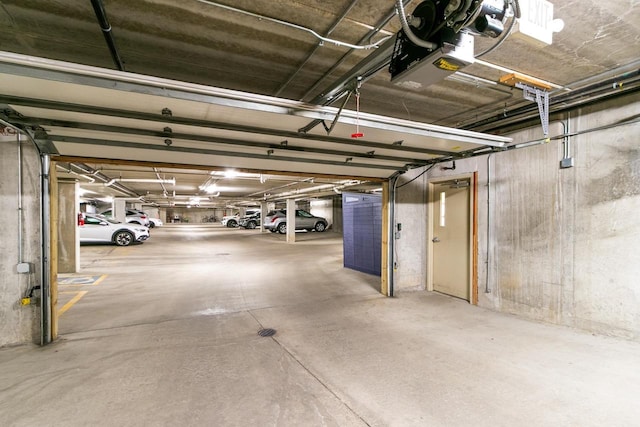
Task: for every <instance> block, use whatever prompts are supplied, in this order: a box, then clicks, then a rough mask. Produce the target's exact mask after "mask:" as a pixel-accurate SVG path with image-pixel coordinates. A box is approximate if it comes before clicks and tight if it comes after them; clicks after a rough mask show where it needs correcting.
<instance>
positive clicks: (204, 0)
mask: <svg viewBox="0 0 640 427" xmlns="http://www.w3.org/2000/svg"><path fill="white" fill-rule="evenodd" d="M197 1H199V2H200V3H204V4H208V5H211V6H216V7H220V8H222V9H226V10H230V11H232V12H237V13H242V14H244V15H247V16H251V17H254V18H257V19H259V20H261V21H269V22H273V23H275V24H280V25H284V26H286V27H291V28H294V29H296V30H300V31H305V32H307V33H311V34H313V36H314V37H316V38H317V39H319V40H321V41H323V42H327V43H332V44H335V45H336V46H343V47H348V48H351V49H373V48H377V47H378V46H379V45H380V44H381V43H383V42H385V41H386V40H387V39H388V38H390V36H389V37H385V38H383V39H381V40H378V41H377V42H375V43H369V44H365V45H356V44H351V43H346V42H342V41H339V40H335V39H330V38H327V37H323V36H321V35H320V34H318V33H316V32H315V31H313V30H312V29H311V28H307V27H303V26H302V25H297V24H293V23H291V22H287V21H282V20H280V19H275V18H271V17H269V16H265V15H259V14H257V13H253V12H249V11H246V10H242V9H237V8H235V7H231V6H227V5H224V4H220V3H216V2H213V1H209V0H197Z"/></svg>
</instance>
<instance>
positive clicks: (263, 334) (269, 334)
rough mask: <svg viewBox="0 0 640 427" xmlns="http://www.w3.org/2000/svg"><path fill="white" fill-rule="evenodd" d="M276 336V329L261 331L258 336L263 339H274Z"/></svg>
mask: <svg viewBox="0 0 640 427" xmlns="http://www.w3.org/2000/svg"><path fill="white" fill-rule="evenodd" d="M275 334H276V330H275V329H270V328H266V329H260V330H259V331H258V335H260V336H261V337H272V336H274V335H275Z"/></svg>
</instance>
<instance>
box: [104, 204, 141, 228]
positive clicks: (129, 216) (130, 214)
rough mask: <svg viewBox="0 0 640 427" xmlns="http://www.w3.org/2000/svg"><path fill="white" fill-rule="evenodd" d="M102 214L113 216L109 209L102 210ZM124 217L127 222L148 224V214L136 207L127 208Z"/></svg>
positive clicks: (108, 216)
mask: <svg viewBox="0 0 640 427" xmlns="http://www.w3.org/2000/svg"><path fill="white" fill-rule="evenodd" d="M102 215H104V216H106V217H107V218H113V212H111V209H109V210H107V211H104V212H102ZM125 219H126V220H127V222H130V223H132V224H140V225H144V226H145V227H149V226H150V225H149V216H148V215H147V214H146V213H144V212H142V211H139V210H137V209H132V208H129V209H127V213H126V217H125Z"/></svg>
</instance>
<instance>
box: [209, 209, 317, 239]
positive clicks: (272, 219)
mask: <svg viewBox="0 0 640 427" xmlns="http://www.w3.org/2000/svg"><path fill="white" fill-rule="evenodd" d="M259 224H260V212H259V211H247V215H245V216H244V217H240V215H238V214H235V215H228V216H225V217H223V218H222V225H223V226H225V227H244V228H247V229H251V230H252V229H254V228H256V227H258V225H259ZM263 226H264V228H265V229H267V230H269V231H271V232H272V233H275V232H278V233H280V234H285V233H286V232H287V210H286V209H276V210H272V211H270V212H269V213H268V214H267V216H266V217H265V218H264V223H263ZM328 226H329V223H328V222H327V220H326V219H325V218H322V217H319V216H315V215H313V214H311V213H309V212H307V211H305V210H302V209H296V215H295V229H296V230H307V231H317V232H323V231H325V230H326V229H327V227H328Z"/></svg>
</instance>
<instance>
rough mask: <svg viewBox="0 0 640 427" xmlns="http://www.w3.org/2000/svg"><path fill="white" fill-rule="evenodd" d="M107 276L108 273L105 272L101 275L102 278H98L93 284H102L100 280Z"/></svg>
mask: <svg viewBox="0 0 640 427" xmlns="http://www.w3.org/2000/svg"><path fill="white" fill-rule="evenodd" d="M106 278H107V275H106V274H103V275H102V276H100V278H99V279H98V280H96V281H95V282H93V286H98V285H99V284H100V282H102V281H103V280H104V279H106Z"/></svg>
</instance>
